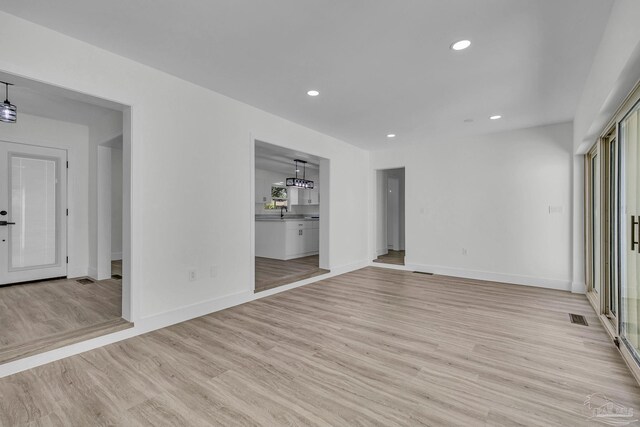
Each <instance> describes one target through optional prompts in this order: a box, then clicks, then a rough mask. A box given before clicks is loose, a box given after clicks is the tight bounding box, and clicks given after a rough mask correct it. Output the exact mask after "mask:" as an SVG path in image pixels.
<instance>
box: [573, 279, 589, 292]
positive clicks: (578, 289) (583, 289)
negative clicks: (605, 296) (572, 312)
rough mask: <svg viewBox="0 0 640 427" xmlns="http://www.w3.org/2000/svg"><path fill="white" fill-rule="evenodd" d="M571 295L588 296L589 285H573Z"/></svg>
mask: <svg viewBox="0 0 640 427" xmlns="http://www.w3.org/2000/svg"><path fill="white" fill-rule="evenodd" d="M571 293H574V294H586V293H587V285H586V284H585V283H576V282H572V283H571Z"/></svg>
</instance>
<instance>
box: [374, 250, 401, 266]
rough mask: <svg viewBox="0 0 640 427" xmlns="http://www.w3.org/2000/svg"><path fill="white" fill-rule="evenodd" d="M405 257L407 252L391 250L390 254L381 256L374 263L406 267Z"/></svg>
mask: <svg viewBox="0 0 640 427" xmlns="http://www.w3.org/2000/svg"><path fill="white" fill-rule="evenodd" d="M404 256H405V251H394V250H393V249H389V252H387V253H386V254H384V255H380V256H379V257H378V258H376V259H374V260H373V262H379V263H382V264H395V265H404Z"/></svg>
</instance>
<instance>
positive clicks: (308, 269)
mask: <svg viewBox="0 0 640 427" xmlns="http://www.w3.org/2000/svg"><path fill="white" fill-rule="evenodd" d="M319 263H320V260H319V257H318V255H311V256H307V257H302V258H295V259H290V260H287V261H283V260H279V259H272V258H262V257H256V287H255V292H260V291H265V290H267V289H273V288H277V287H278V286H283V285H288V284H290V283H294V282H297V281H299V280H303V279H308V278H310V277H315V276H319V275H321V274H326V273H328V272H329V270H324V269H322V268H319V267H318V265H319Z"/></svg>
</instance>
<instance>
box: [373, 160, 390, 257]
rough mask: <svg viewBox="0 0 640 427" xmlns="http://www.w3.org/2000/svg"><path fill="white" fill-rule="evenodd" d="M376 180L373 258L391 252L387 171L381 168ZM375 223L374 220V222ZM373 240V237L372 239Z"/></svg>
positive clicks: (377, 172)
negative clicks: (388, 238)
mask: <svg viewBox="0 0 640 427" xmlns="http://www.w3.org/2000/svg"><path fill="white" fill-rule="evenodd" d="M375 180H376V188H375V195H376V202H375V213H376V217H375V230H374V233H375V236H376V238H375V242H376V247H375V253H374V254H372V255H371V258H372V259H375V258H377V257H378V256H380V255H385V254H387V253H388V252H389V248H388V243H387V194H388V193H387V171H384V170H379V171H376V174H375ZM372 223H373V222H372ZM372 240H373V239H372Z"/></svg>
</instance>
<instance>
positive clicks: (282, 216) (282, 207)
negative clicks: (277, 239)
mask: <svg viewBox="0 0 640 427" xmlns="http://www.w3.org/2000/svg"><path fill="white" fill-rule="evenodd" d="M283 209H284V210H285V211H287V212H289V209H288V208H287V207H286V206H280V218H284V212H282V210H283Z"/></svg>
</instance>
